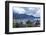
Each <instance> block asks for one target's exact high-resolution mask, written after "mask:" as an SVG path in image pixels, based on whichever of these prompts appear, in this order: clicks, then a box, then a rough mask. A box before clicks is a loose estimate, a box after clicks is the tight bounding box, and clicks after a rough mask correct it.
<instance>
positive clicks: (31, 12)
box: [13, 7, 40, 17]
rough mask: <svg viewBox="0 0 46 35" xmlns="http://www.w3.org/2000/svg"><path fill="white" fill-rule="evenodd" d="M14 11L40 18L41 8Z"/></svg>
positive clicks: (18, 8)
mask: <svg viewBox="0 0 46 35" xmlns="http://www.w3.org/2000/svg"><path fill="white" fill-rule="evenodd" d="M13 11H14V12H15V13H18V14H26V15H33V16H36V17H40V8H38V7H13Z"/></svg>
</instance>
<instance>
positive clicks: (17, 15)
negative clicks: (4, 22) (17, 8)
mask: <svg viewBox="0 0 46 35" xmlns="http://www.w3.org/2000/svg"><path fill="white" fill-rule="evenodd" d="M13 19H40V17H35V16H33V15H26V14H18V13H13Z"/></svg>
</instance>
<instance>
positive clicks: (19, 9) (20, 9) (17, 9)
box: [13, 7, 25, 14]
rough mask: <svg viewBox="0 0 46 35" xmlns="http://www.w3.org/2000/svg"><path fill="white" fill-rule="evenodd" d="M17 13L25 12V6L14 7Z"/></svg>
mask: <svg viewBox="0 0 46 35" xmlns="http://www.w3.org/2000/svg"><path fill="white" fill-rule="evenodd" d="M13 11H14V12H15V13H19V14H24V13H25V10H24V9H23V8H18V7H13Z"/></svg>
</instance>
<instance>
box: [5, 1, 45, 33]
mask: <svg viewBox="0 0 46 35" xmlns="http://www.w3.org/2000/svg"><path fill="white" fill-rule="evenodd" d="M9 3H22V4H36V5H37V4H38V5H43V23H44V24H43V30H39V31H22V32H9ZM34 32H45V3H40V2H22V1H5V34H18V33H34Z"/></svg>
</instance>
